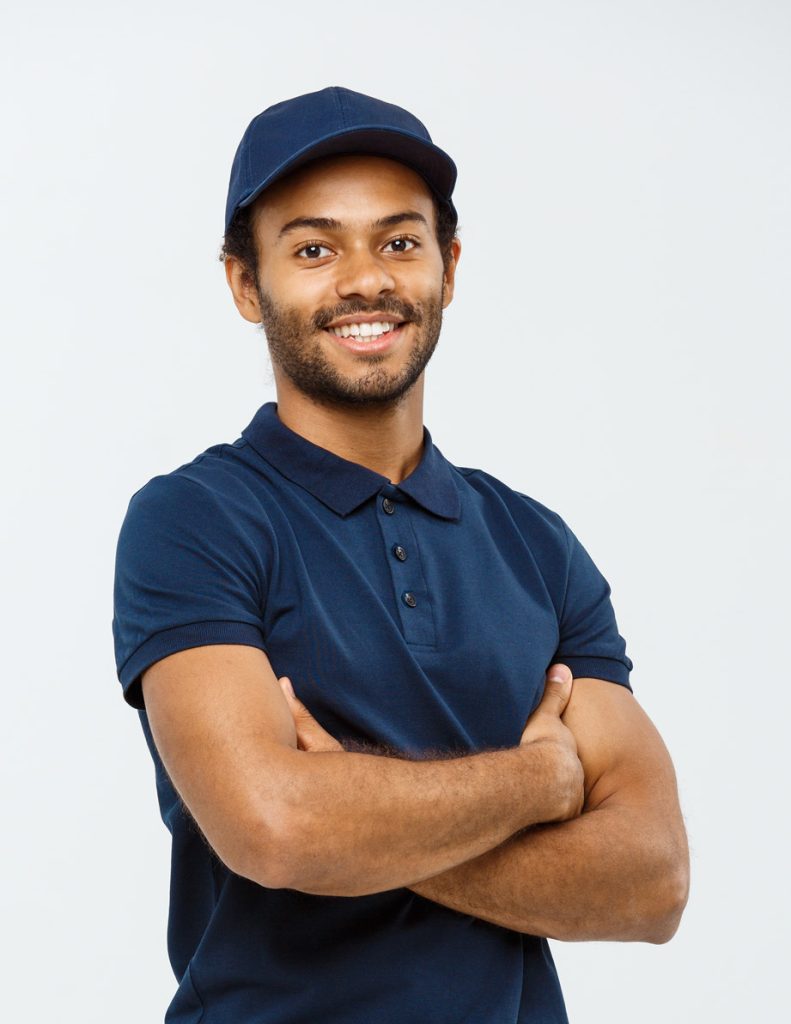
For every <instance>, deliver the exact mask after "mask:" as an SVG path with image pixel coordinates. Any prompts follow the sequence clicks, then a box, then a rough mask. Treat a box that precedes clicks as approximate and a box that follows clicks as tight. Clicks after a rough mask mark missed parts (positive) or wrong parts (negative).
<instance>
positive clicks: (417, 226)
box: [226, 155, 461, 483]
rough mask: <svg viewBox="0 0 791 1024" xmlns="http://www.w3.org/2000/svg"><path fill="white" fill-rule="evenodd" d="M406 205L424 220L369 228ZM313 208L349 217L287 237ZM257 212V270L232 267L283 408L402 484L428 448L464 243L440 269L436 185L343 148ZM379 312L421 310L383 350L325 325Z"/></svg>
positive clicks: (268, 196) (295, 424) (235, 288)
mask: <svg viewBox="0 0 791 1024" xmlns="http://www.w3.org/2000/svg"><path fill="white" fill-rule="evenodd" d="M408 211H414V212H415V213H418V214H420V215H421V216H422V217H423V218H424V221H422V222H421V221H418V220H409V221H404V222H403V223H401V224H398V225H396V226H393V227H389V228H384V229H379V230H376V231H372V230H371V228H370V224H371V222H372V221H374V220H376V219H379V218H382V217H387V216H393V215H394V214H398V213H401V212H408ZM305 216H309V217H332V218H334V219H335V220H337V221H339V222H341V224H342V225H343V228H342V229H340V230H338V229H336V230H332V231H328V230H321V231H318V230H316V229H314V228H307V229H302V230H298V231H294V232H290V233H289V234H288V235H285V236H282V237H281V236H280V230H281V228H282V227H283V225H285V224H288V223H289V222H290V221H291V220H293V219H294V218H297V217H305ZM254 223H255V233H256V239H257V242H258V251H259V272H258V281H257V282H253V281H251V280H250V279H249V276H248V275H247V274H246V272H245V268H244V267H243V266H242V265H241V264H240V263H239V262H238V261H237V260H234V259H229V260H227V261H226V276H227V279H228V284H229V287H230V289H231V292H232V294H233V299H234V302H235V304H236V307H237V309H238V310H239V312H240V314H241V315H242V316H243V317H244V318H245V319H246V320H249V321H250V322H251V323H263V324H264V329H265V331H266V334H267V341H268V344H269V350H270V355H271V358H272V369H273V372H274V377H275V387H276V390H277V408H278V416H279V417H280V419H281V420H282V421H283V422H284V423H285V424H286V426H288V427H290V428H291V429H292V430H295V431H296V432H297V433H299V434H301V435H302V436H303V437H306V438H307V439H308V440H309V441H312V442H313V443H314V444H318V445H320V446H321V447H322V448H327V449H329V450H330V451H333V452H335V453H336V454H338V455H340V456H341V457H342V458H345V459H349V460H350V461H352V462H357V463H359V464H360V465H362V466H366V467H367V468H368V469H372V470H374V471H376V472H377V473H381V474H383V475H384V476H386V477H388V478H389V479H390V480H391V481H392V482H393V483H399V482H400V481H401V480H403V479H404V478H405V477H407V476H408V475H409V474H410V473H411V472H412V470H413V469H414V468H415V467H416V466H417V465H418V463H419V461H420V456H421V454H422V441H423V385H424V376H425V375H424V372H423V369H424V367H425V365H426V363H427V362H428V359H429V358H430V356H431V353H432V352H433V350H434V346H435V345H436V343H437V339H438V337H439V330H440V326H441V317H442V310H443V309H445V308H446V307H447V306H448V305H449V304H450V302H451V300H452V298H453V290H454V282H455V273H456V266H457V264H458V261H459V256H460V253H461V243H460V242H459V241H458V239H456V240H454V242H453V256H452V260H451V261H450V264H449V266H448V267H447V269H443V263H442V254H441V252H440V249H439V244H438V242H437V239H436V235H435V233H434V204H433V202H432V199H431V193H430V191H429V189H428V187H427V185H426V184H425V182H424V181H423V179H422V178H421V177H420V176H419V175H417V174H416V173H415V172H414V171H412V170H410V169H409V168H408V167H406V166H404V165H403V164H400V163H397V162H396V161H393V160H386V159H383V158H381V157H368V156H356V155H355V156H342V157H334V158H332V159H328V160H322V161H319V162H317V163H316V164H312V165H308V166H306V167H305V168H302V169H300V170H299V171H297V172H295V173H294V174H292V175H290V176H289V177H288V178H286V179H284V180H283V181H281V182H278V183H276V184H275V185H274V186H272V187H271V188H269V189H267V190H266V192H265V194H264V201H263V202H262V203H261V204H260V205H259V206H258V207H257V209H256V211H255V217H254ZM404 236H408V237H409V239H410V240H411V241H412V242H413V243H414V244H413V246H412V247H411V248H409V249H408V251H405V252H399V251H397V246H395V245H394V244H393V240H394V239H397V238H400V237H404ZM309 243H320V244H321V245H322V246H323V247H325V248H323V249H321V250H318V252H319V253H320V258H318V259H316V258H315V257H314V258H309V257H308V256H307V255H306V254H305V253H303V252H302V251H301V250H302V247H304V246H305V245H307V244H309ZM379 311H383V312H384V313H387V314H391V317H390V318H392V315H395V316H398V317H399V319H401V318H403V319H410V320H412V321H413V322H411V323H410V324H409V326H408V327H407V328H406V329H405V331H404V332H403V337H402V339H401V340H400V342H399V344H398V345H397V346H396V347H395V348H394V349H393V350H392V351H389V352H388V353H387V354H385V355H382V356H379V355H374V354H367V353H362V354H357V353H352V352H350V351H348V350H347V349H345V348H343V347H342V346H341V345H339V344H338V343H337V341H336V340H335V339H334V338H333V337H332V336H331V335H330V334H329V333H328V332H327V331H325V330H323V329H322V328H323V326H324V325H325V324H327V323H329V322H331V321H333V320H337V319H340V318H341V317H343V316H344V315H347V314H352V313H372V314H373V313H376V312H379ZM385 318H386V317H383V319H385ZM415 321H416V322H415ZM301 383H302V384H303V386H300V384H301Z"/></svg>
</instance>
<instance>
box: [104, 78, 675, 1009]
mask: <svg viewBox="0 0 791 1024" xmlns="http://www.w3.org/2000/svg"><path fill="white" fill-rule="evenodd" d="M455 173H456V172H455V165H454V164H453V161H452V160H451V159H450V157H448V156H447V154H445V153H444V152H443V151H442V150H440V149H439V148H438V147H436V146H435V145H434V144H433V143H432V141H431V138H430V136H429V134H428V132H427V131H426V129H425V128H424V126H423V125H422V124H421V123H420V122H419V121H418V120H417V119H416V118H414V117H413V116H412V115H411V114H409V113H408V112H406V111H404V110H401V109H400V108H398V107H394V106H392V105H390V104H387V103H383V102H381V101H379V100H376V99H374V98H372V97H367V96H363V95H361V94H359V93H355V92H351V91H350V90H347V89H342V88H337V87H333V88H330V89H324V90H321V91H319V92H316V93H311V94H308V95H306V96H300V97H297V98H295V99H292V100H288V101H286V102H284V103H280V104H276V105H275V106H273V107H270V108H268V109H267V110H266V111H264V112H263V113H262V114H260V115H259V116H258V117H257V118H256V119H254V120H253V122H252V123H251V124H250V126H249V127H248V129H247V131H246V133H245V136H244V137H243V139H242V142H241V143H240V146H239V149H238V151H237V154H236V158H235V160H234V166H233V170H232V174H231V182H230V189H229V195H228V202H227V209H226V232H225V244H224V248H223V254H222V258H223V259H224V261H225V269H226V275H227V280H228V284H229V286H230V289H231V292H232V295H233V299H234V302H235V304H236V307H237V309H238V310H239V312H240V313H241V315H242V316H243V317H244V318H245V319H247V320H249V321H250V322H252V323H262V324H263V326H264V328H265V331H266V337H267V342H268V345H269V349H270V354H271V357H272V365H273V370H274V375H275V385H276V389H277V402H276V403H275V402H270V403H266V404H265V405H263V406H262V407H261V408H260V409H259V410H258V412H257V413H256V414H255V416H254V417H253V420H252V422H251V423H250V424H249V426H248V427H247V428H245V429H244V430H243V431H242V434H241V436H240V437H239V438H238V439H237V440H236V441H234V442H233V443H227V444H218V445H215V446H213V447H211V448H209V449H208V450H207V451H205V452H203V453H202V454H200V455H198V456H197V457H196V458H194V459H193V460H192V461H191V462H189V463H186V464H185V465H183V466H180V467H179V468H178V469H176V470H174V471H173V472H171V473H169V474H164V475H161V476H157V477H154V478H153V479H152V480H150V481H149V482H148V483H147V484H146V485H145V487H143V488H142V489H141V490H140V491H138V492H137V493H136V494H135V495H134V496H133V498H132V501H131V502H130V506H129V510H128V512H127V515H126V518H125V520H124V524H123V526H122V529H121V535H120V538H119V544H118V558H117V566H116V589H115V617H114V621H113V626H114V634H115V641H116V656H117V662H118V675H119V679H120V681H121V683H122V685H123V687H124V694H125V697H126V699H127V701H128V702H129V703H130V704H131V705H132V706H134V707H136V708H138V710H139V712H140V718H141V722H142V725H143V729H144V731H145V735H146V738H147V741H148V744H149V747H150V750H151V754H152V756H153V758H154V762H155V765H156V769H157V785H158V792H159V800H160V806H161V811H162V815H163V818H164V820H165V822H166V824H167V825H168V827H169V829H170V830H171V832H172V836H173V861H172V888H171V906H170V922H169V932H168V944H169V953H170V958H171V962H172V965H173V968H174V971H175V973H176V976H177V978H178V981H179V986H178V991H177V993H176V995H175V997H174V999H173V1002H172V1004H171V1006H170V1008H169V1010H168V1013H167V1017H166V1020H168V1021H172V1022H175V1021H179V1022H186V1021H196V1022H197V1021H198V1020H201V1021H203V1024H215V1022H228V1024H230V1022H233V1024H264V1022H270V1021H271V1022H277V1024H297V1022H315V1021H318V1020H321V1021H322V1022H323V1024H340V1022H344V1024H352V1022H360V1024H363V1022H364V1024H371V1022H373V1021H377V1022H383V1021H387V1022H399V1024H403V1022H413V1021H418V1022H419V1021H426V1022H437V1024H458V1022H460V1021H470V1022H475V1024H488V1022H491V1024H495V1022H496V1024H503V1022H506V1021H513V1022H517V1021H518V1022H533V1021H535V1022H537V1021H541V1022H548V1021H553V1022H554V1021H565V1020H566V1019H567V1017H566V1013H565V1009H564V1003H563V997H562V994H561V990H560V986H559V983H558V978H557V974H556V972H555V968H554V964H553V961H552V956H551V953H550V950H549V946H548V943H547V937H554V938H557V939H565V940H570V941H571V940H581V939H615V940H636V941H647V942H665V941H667V940H668V939H669V938H670V937H671V936H672V935H673V934H674V932H675V930H676V928H677V926H678V922H679V918H680V915H681V913H682V910H683V907H684V905H685V903H686V898H687V888H688V854H687V845H686V838H685V833H684V827H683V823H682V818H681V813H680V810H679V806H678V798H677V792H676V783H675V777H674V772H673V767H672V764H671V761H670V758H669V756H668V753H667V751H666V749H665V747H664V744H663V743H662V741H661V739H660V737H659V735H658V734H657V732H656V729H655V728H654V727H653V725H652V724H651V722H650V721H649V719H648V718H647V716H646V715H645V713H644V712H643V711H642V709H641V708H640V706H639V704H638V703H637V701H636V700H635V698H634V697H633V695H632V692H631V687H630V685H629V672H630V670H631V669H632V662H631V660H630V659H629V658H628V657H627V656H626V652H625V644H624V641H623V638H622V637H621V636H620V635H619V633H618V630H617V626H616V622H615V616H614V613H613V609H612V605H611V603H610V588H609V586H608V584H607V582H606V580H605V579H604V577H603V576H602V575H601V573H600V572H599V571H598V569H597V568H596V566H595V565H594V563H593V562H592V560H591V558H590V556H589V555H588V554H587V552H586V551H585V549H584V548H583V547H582V545H581V544H580V542H579V540H578V539H577V538H576V536H575V535H574V534H573V532H572V531H571V530H570V529H569V527H568V526H567V525H566V524H565V522H564V521H563V520H562V519H561V517H560V516H559V515H558V514H557V513H555V512H553V511H551V510H550V509H548V508H546V507H545V506H544V505H542V504H541V503H539V502H538V501H536V500H535V499H533V498H531V497H528V496H527V495H524V494H520V493H518V492H515V491H513V490H512V489H511V488H509V487H508V486H507V485H506V484H504V483H502V482H500V481H499V480H496V479H495V478H494V477H492V476H491V475H489V474H487V473H485V472H483V471H482V470H478V469H469V468H459V467H455V466H452V465H451V464H450V463H449V462H448V461H447V460H446V459H445V458H444V457H443V456H442V454H441V453H440V451H439V449H438V448H437V447H436V446H435V445H434V444H433V441H432V439H431V435H430V434H429V432H428V430H427V429H426V428H425V427H424V425H423V387H424V371H425V367H426V364H427V363H428V361H429V359H430V357H431V354H432V352H433V350H434V347H435V345H436V344H437V340H438V337H439V333H440V325H441V320H442V310H443V309H444V308H445V307H446V306H447V305H448V304H449V303H450V302H451V300H452V297H453V291H454V281H455V271H456V266H457V264H458V261H459V257H460V252H461V245H460V242H459V240H458V238H457V237H456V236H455V226H456V211H455V209H454V207H453V203H452V199H451V195H452V191H453V186H454V182H455ZM505 316H507V310H503V309H499V310H496V311H493V322H492V331H493V332H502V331H503V329H504V326H503V323H502V322H500V320H501V318H502V317H505ZM572 676H573V677H574V678H573V685H572ZM278 677H280V678H279V679H278ZM292 690H293V693H292Z"/></svg>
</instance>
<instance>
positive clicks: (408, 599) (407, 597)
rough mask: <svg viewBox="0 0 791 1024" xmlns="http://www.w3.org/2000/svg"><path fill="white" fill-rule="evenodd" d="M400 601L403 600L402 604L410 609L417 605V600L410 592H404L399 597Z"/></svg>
mask: <svg viewBox="0 0 791 1024" xmlns="http://www.w3.org/2000/svg"><path fill="white" fill-rule="evenodd" d="M401 599H402V600H403V602H404V604H405V605H408V606H409V607H410V608H414V607H415V605H416V604H417V598H416V597H415V595H414V594H413V593H412V592H411V591H410V590H405V591H404V593H403V594H402V595H401Z"/></svg>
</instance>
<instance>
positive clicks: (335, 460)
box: [242, 402, 461, 519]
mask: <svg viewBox="0 0 791 1024" xmlns="http://www.w3.org/2000/svg"><path fill="white" fill-rule="evenodd" d="M242 437H244V438H245V440H246V441H247V442H248V443H249V444H250V445H251V446H252V447H253V448H254V449H255V450H256V452H258V454H259V455H260V456H261V457H262V458H264V459H266V461H267V462H269V463H270V464H271V465H273V466H274V467H275V469H277V470H278V471H279V472H280V473H282V474H283V476H285V477H287V478H288V479H289V480H291V481H293V482H294V483H295V484H299V486H300V487H304V488H305V490H307V491H310V493H311V494H313V495H314V496H315V497H316V498H318V499H319V501H322V502H323V503H324V504H325V505H327V506H328V507H329V508H331V509H332V510H333V511H335V512H337V513H338V514H339V515H342V516H346V515H348V514H349V513H350V512H352V511H354V509H356V508H357V507H358V506H359V505H361V504H362V503H363V502H364V501H367V500H368V498H370V497H371V496H372V495H374V494H376V493H377V492H378V491H380V490H381V489H382V488H383V487H385V486H389V487H395V488H396V490H401V491H403V492H404V493H405V494H408V495H409V497H410V498H413V499H414V500H415V501H416V502H417V503H418V504H419V505H421V506H422V507H423V508H425V509H427V510H428V511H429V512H433V513H434V515H437V516H441V517H442V518H443V519H458V518H459V516H460V514H461V504H460V501H459V492H458V490H457V489H456V484H455V482H454V480H453V471H452V468H451V465H450V463H449V462H448V461H447V459H446V458H445V457H444V455H442V453H441V452H440V450H439V449H438V448H437V447H436V446H435V445H434V442H433V441H432V440H431V434H430V433H429V431H428V428H427V427H425V426H424V427H423V454H422V456H421V459H420V462H419V463H418V465H417V466H416V467H415V469H414V470H413V471H412V472H411V473H410V474H409V476H408V477H407V478H406V479H405V480H402V481H401V483H399V484H391V482H390V480H388V478H387V477H386V476H383V475H382V474H381V473H376V472H374V471H373V470H372V469H367V468H366V467H365V466H361V465H359V464H358V463H356V462H350V461H349V460H348V459H343V458H341V457H340V455H336V454H335V452H331V451H328V450H327V449H326V448H321V447H320V446H319V445H317V444H314V443H313V442H312V441H308V439H307V438H305V437H302V435H301V434H297V433H296V432H295V431H293V430H291V428H290V427H287V426H286V425H285V423H283V421H282V420H281V419H280V417H279V416H278V415H277V402H266V403H265V404H264V405H262V406H261V408H260V409H259V410H258V412H257V413H256V414H255V416H254V417H253V419H252V421H251V423H250V424H249V425H248V426H247V427H245V429H244V430H243V431H242Z"/></svg>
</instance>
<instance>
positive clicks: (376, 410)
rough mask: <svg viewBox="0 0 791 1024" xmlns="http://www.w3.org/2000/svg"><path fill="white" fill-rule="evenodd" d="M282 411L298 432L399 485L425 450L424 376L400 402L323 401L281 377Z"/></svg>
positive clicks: (282, 416)
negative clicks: (340, 403)
mask: <svg viewBox="0 0 791 1024" xmlns="http://www.w3.org/2000/svg"><path fill="white" fill-rule="evenodd" d="M276 385H277V415H278V417H279V418H280V420H281V422H282V423H284V424H285V425H286V426H287V427H288V428H289V429H290V430H293V431H294V433H296V434H300V435H301V436H302V437H304V438H307V440H308V441H312V442H313V444H317V445H319V447H320V448H326V449H327V450H328V451H331V452H334V453H335V454H336V455H339V456H340V457H341V458H342V459H348V460H349V462H356V463H357V464H358V465H360V466H365V467H366V469H371V470H373V471H374V472H375V473H380V474H381V475H382V476H386V477H387V478H388V479H389V480H390V482H391V483H394V484H398V483H400V482H401V481H402V480H404V479H405V478H406V477H408V476H409V474H410V473H411V472H412V471H413V470H414V469H415V467H416V466H417V465H418V463H419V462H420V459H421V456H422V454H423V376H422V375H421V377H420V378H419V380H418V381H417V382H416V383H415V385H414V386H413V387H412V388H411V389H410V390H409V391H408V392H407V394H406V395H404V396H403V397H402V399H401V400H400V401H399V402H398V403H397V404H395V405H394V406H387V407H384V408H383V407H376V406H365V405H361V406H336V405H323V404H321V403H319V402H317V401H316V400H315V399H312V398H308V397H307V396H306V395H304V394H303V393H302V392H300V391H297V390H296V389H295V388H294V387H293V385H289V383H288V382H284V381H282V380H281V381H276Z"/></svg>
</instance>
